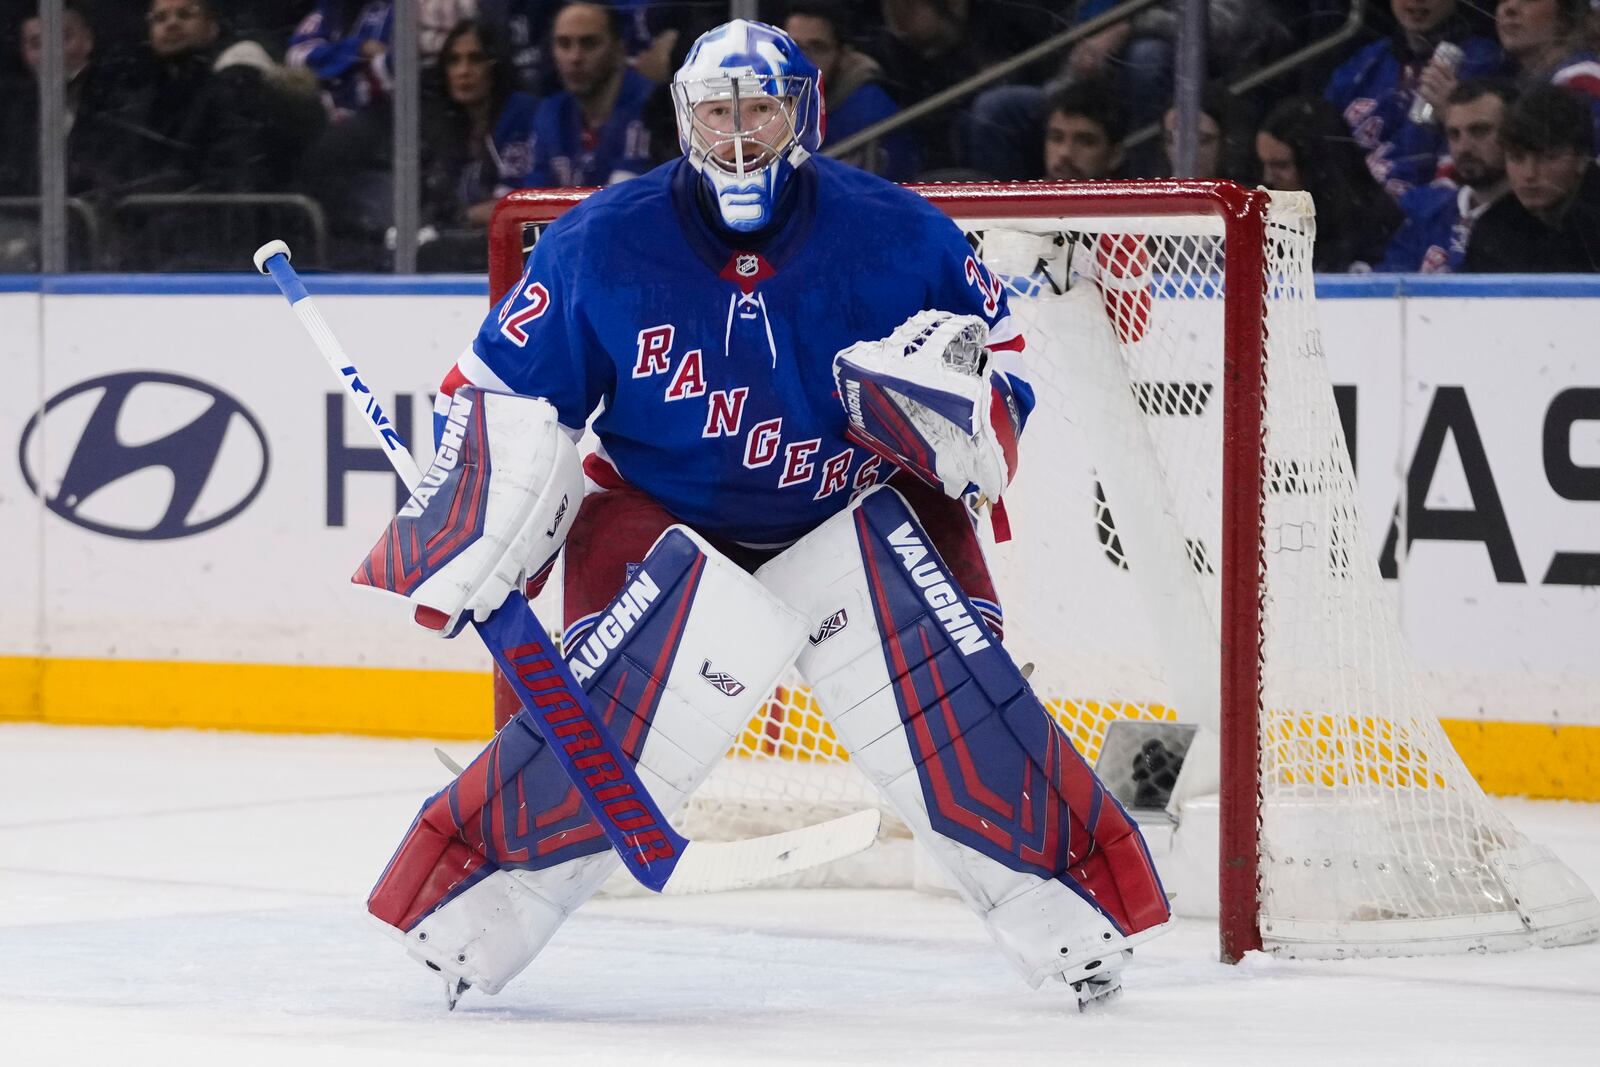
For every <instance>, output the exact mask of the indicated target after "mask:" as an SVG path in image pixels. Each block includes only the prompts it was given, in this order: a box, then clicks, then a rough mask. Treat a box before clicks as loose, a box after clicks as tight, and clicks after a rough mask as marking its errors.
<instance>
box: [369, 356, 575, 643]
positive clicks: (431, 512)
mask: <svg viewBox="0 0 1600 1067" xmlns="http://www.w3.org/2000/svg"><path fill="white" fill-rule="evenodd" d="M582 499H583V470H582V465H581V464H580V463H579V461H578V452H577V447H576V446H575V445H574V444H573V443H572V439H571V438H570V437H568V436H567V433H566V431H565V430H564V429H562V428H561V425H560V423H559V422H557V421H556V410H555V408H554V407H552V406H551V405H550V403H549V402H548V401H545V400H542V399H539V398H537V397H526V396H515V395H512V394H510V393H490V392H485V391H483V390H482V389H479V388H477V387H476V386H464V387H462V388H461V389H458V390H457V391H456V394H455V396H454V397H453V398H452V399H451V401H450V411H449V414H448V415H447V417H446V421H445V431H444V434H443V436H442V437H441V438H440V440H439V447H438V448H437V449H436V450H435V452H434V459H433V464H432V466H430V467H429V468H428V470H427V473H425V474H424V475H423V476H422V481H421V483H420V484H419V485H418V486H417V487H416V489H415V490H413V492H412V494H411V498H410V499H409V500H407V501H406V502H405V504H404V506H402V507H401V509H400V514H399V515H397V516H395V518H394V521H392V522H391V523H390V524H389V526H388V529H386V530H384V532H383V536H382V537H380V538H379V539H378V543H377V544H376V545H374V546H373V548H372V551H371V552H370V553H368V555H367V558H366V560H365V561H364V562H363V563H362V564H361V566H360V567H359V568H358V569H357V570H356V573H355V574H354V575H353V576H352V577H351V579H350V580H351V581H352V582H355V583H356V584H357V585H368V586H372V587H373V588H376V589H382V590H384V591H386V592H391V593H397V594H399V595H400V596H403V597H406V598H408V599H410V600H411V601H412V603H413V605H414V608H413V617H414V618H415V619H416V621H417V623H418V624H420V625H422V626H424V627H426V628H427V629H430V630H433V631H435V632H438V633H441V634H443V635H444V636H446V637H454V636H455V635H456V634H457V633H459V632H460V630H461V628H462V627H463V626H465V625H466V623H467V621H468V619H469V617H476V618H477V619H478V620H479V621H480V622H481V621H482V620H483V619H485V618H487V617H488V616H489V613H490V612H492V611H493V610H494V609H495V608H497V607H499V606H500V605H501V603H502V602H504V601H505V598H506V594H507V593H509V592H510V591H511V590H512V589H513V588H516V587H517V586H519V585H521V584H522V582H523V580H524V579H525V578H526V577H527V576H529V575H533V574H538V573H539V572H540V571H542V570H543V569H544V568H545V567H546V566H547V565H548V564H549V563H550V562H551V561H552V560H553V559H554V558H555V555H556V553H557V552H558V551H560V549H561V544H562V542H563V541H565V540H566V536H567V531H568V529H569V528H570V527H571V526H572V522H573V519H574V518H575V517H576V516H577V512H578V504H579V502H580V501H581V500H582Z"/></svg>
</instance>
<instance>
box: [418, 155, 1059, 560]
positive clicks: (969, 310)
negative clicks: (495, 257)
mask: <svg viewBox="0 0 1600 1067" xmlns="http://www.w3.org/2000/svg"><path fill="white" fill-rule="evenodd" d="M702 181H703V179H701V177H700V176H699V175H698V174H697V173H696V172H695V171H694V170H693V169H692V168H691V167H690V166H689V165H688V164H687V163H686V162H685V161H683V160H677V161H674V162H672V163H667V164H663V165H662V166H661V167H658V168H656V169H655V170H653V171H651V172H650V173H648V174H646V175H644V176H643V177H640V178H637V179H635V180H633V181H629V182H624V183H622V184H620V185H616V186H613V187H611V188H609V189H606V190H602V191H601V192H599V193H596V194H595V195H594V196H592V197H590V198H589V199H588V200H587V201H585V202H584V203H582V204H581V205H580V206H578V207H576V208H574V209H572V210H571V211H569V212H567V213H566V214H565V215H563V216H562V217H561V218H560V219H559V220H558V221H557V222H556V223H554V224H553V225H552V226H551V227H550V228H549V229H548V230H547V231H546V233H545V235H544V236H543V238H542V239H541V240H540V241H539V243H538V244H537V245H536V246H535V248H534V252H533V255H532V257H531V259H530V260H529V263H528V269H527V272H526V273H525V274H524V275H523V277H522V279H521V281H520V282H519V283H518V284H517V287H516V288H515V289H513V290H512V291H511V292H510V293H509V294H508V295H507V296H506V297H505V298H504V299H503V300H502V301H501V302H500V304H499V306H498V307H497V308H496V309H495V310H494V311H493V312H492V313H491V314H490V315H489V317H488V318H487V319H486V320H485V322H484V325H483V328H482V330H481V331H480V332H479V333H478V336H477V338H476V339H475V340H474V342H473V344H472V347H471V348H470V349H469V350H468V351H467V352H465V353H463V355H462V357H461V360H460V362H459V363H458V364H457V365H456V368H455V369H454V370H453V371H452V372H451V374H450V376H449V377H447V378H446V379H445V383H444V385H443V387H442V388H441V390H440V396H441V398H444V406H445V407H448V396H449V394H451V393H453V392H454V390H455V388H457V387H458V386H459V385H461V384H463V383H465V382H473V383H475V384H478V385H482V386H484V387H486V388H490V389H500V390H509V391H513V392H518V393H524V394H528V395H532V396H543V397H546V398H548V399H549V400H550V401H551V403H553V404H554V405H555V406H556V410H557V411H558V412H559V414H560V418H561V422H562V423H563V424H564V425H566V426H567V427H569V428H571V429H572V430H573V431H577V430H579V429H580V428H581V427H583V425H584V423H585V422H586V421H587V420H588V418H589V416H590V415H591V414H592V413H593V412H594V411H595V410H596V409H597V408H600V407H601V406H602V405H604V410H603V411H602V412H601V413H600V415H599V416H598V417H596V419H595V421H594V426H593V429H594V431H595V434H596V435H597V436H598V438H599V451H598V453H597V455H599V456H600V458H601V459H603V460H605V461H608V462H609V463H610V464H611V465H612V466H613V467H614V468H615V469H616V471H617V472H618V473H619V474H620V475H621V477H622V478H623V479H625V480H626V481H627V482H629V483H630V484H632V485H634V486H636V487H638V488H639V489H641V490H643V491H644V492H646V493H648V494H649V495H650V496H651V497H653V498H654V499H655V500H657V501H658V502H660V503H661V504H662V506H664V507H665V508H666V509H667V510H668V511H670V512H671V513H672V514H673V515H674V516H676V517H677V518H679V519H681V520H683V521H685V522H688V523H689V524H691V525H693V526H694V527H696V528H697V529H700V530H702V531H705V532H706V533H708V534H711V535H713V536H719V537H723V538H727V539H730V540H734V541H739V542H741V543H744V544H747V545H761V546H774V545H782V544H787V543H788V542H791V541H793V540H794V539H796V538H798V537H800V536H801V535H802V534H804V533H806V532H807V531H809V530H811V529H813V528H814V527H816V526H817V525H818V524H819V523H821V522H822V521H823V520H825V519H826V518H828V517H829V516H830V515H832V514H834V513H836V512H838V511H840V510H841V509H843V508H844V507H845V506H846V505H847V504H848V503H849V500H850V498H851V495H852V491H853V490H855V489H859V488H862V487H864V486H866V485H870V484H873V483H874V482H876V481H881V480H883V479H884V478H886V477H887V476H888V474H889V473H890V471H889V470H888V469H887V465H886V464H884V463H882V462H881V461H880V460H878V459H877V458H875V457H874V456H873V455H872V454H871V453H869V452H868V451H867V450H866V449H865V448H863V447H861V446H860V445H857V444H855V443H853V442H851V441H850V440H849V439H848V438H847V437H846V436H845V429H846V418H845V411H844V408H843V406H842V405H841V404H840V401H839V398H838V396H837V395H836V394H835V386H834V380H833V357H834V355H835V354H836V353H837V352H838V351H839V350H840V349H843V348H845V347H847V346H849V345H851V344H853V343H855V342H857V341H862V340H876V339H878V338H882V337H885V336H887V335H888V334H889V333H890V332H891V331H892V330H893V329H894V328H895V327H896V326H898V325H900V324H901V323H902V322H903V321H905V319H907V318H909V317H910V316H911V315H912V314H914V313H916V312H917V311H921V310H924V309H928V308H938V309H942V310H947V311H953V312H958V313H961V314H975V315H981V316H982V317H983V318H984V320H985V321H986V322H987V323H989V346H990V349H991V351H992V352H993V353H994V355H993V359H994V361H995V362H994V365H995V366H996V367H997V368H998V369H999V370H1001V371H1003V372H1005V373H1007V374H1009V375H1011V377H1012V384H1013V386H1014V387H1015V389H1016V393H1017V400H1018V406H1019V408H1020V409H1021V410H1022V413H1023V414H1024V416H1025V415H1026V412H1027V410H1028V409H1029V408H1031V407H1032V404H1033V394H1032V391H1031V389H1030V388H1029V387H1028V385H1027V384H1026V382H1025V380H1024V378H1023V371H1022V362H1021V356H1020V353H1021V349H1022V347H1023V343H1022V338H1021V336H1020V335H1019V334H1018V332H1017V330H1016V327H1015V326H1014V324H1013V323H1012V321H1011V318H1010V314H1009V312H1008V310H1007V305H1006V296H1005V292H1004V289H1003V287H1002V285H1001V283H1000V281H999V280H998V279H997V278H995V277H994V276H993V275H992V274H990V273H989V271H988V270H987V269H986V268H985V267H983V266H982V265H981V264H980V263H979V262H978V261H977V260H976V258H975V257H974V254H973V252H972V249H971V248H970V247H969V246H968V244H967V242H966V239H965V238H964V237H963V236H962V234H961V232H960V231H959V230H958V229H957V228H956V227H955V225H954V224H952V223H951V222H950V221H949V220H948V219H947V218H945V217H944V216H943V215H942V214H941V213H940V212H939V211H938V209H937V208H935V207H933V206H932V205H930V204H928V203H927V202H926V201H925V200H923V199H922V198H921V197H920V196H918V195H917V194H915V193H912V192H909V191H907V190H905V189H902V188H900V187H899V186H897V185H894V184H893V183H890V182H887V181H884V180H882V179H880V178H877V177H875V176H873V175H871V174H867V173H865V172H863V171H859V170H857V169H855V168H853V167H849V166H847V165H845V164H842V163H838V162H835V161H834V160H831V159H826V158H817V159H813V160H812V161H811V162H810V163H808V164H807V165H805V166H802V167H800V168H799V170H798V171H797V172H796V173H795V175H794V177H793V178H791V179H790V181H789V184H788V186H787V187H786V189H785V192H784V199H785V211H786V219H785V221H784V223H783V224H782V225H781V226H780V228H779V229H778V230H777V231H776V232H775V233H773V234H771V235H770V236H768V237H767V238H766V239H765V240H763V241H761V242H760V243H759V245H753V246H750V247H740V246H738V245H730V244H728V243H725V241H724V239H723V237H722V236H721V235H720V234H721V231H719V230H716V229H713V228H712V227H711V226H710V225H709V224H708V223H707V222H706V221H705V217H704V215H703V214H702V211H701V208H700V206H699V205H698V203H697V197H698V196H699V195H700V186H701V184H702Z"/></svg>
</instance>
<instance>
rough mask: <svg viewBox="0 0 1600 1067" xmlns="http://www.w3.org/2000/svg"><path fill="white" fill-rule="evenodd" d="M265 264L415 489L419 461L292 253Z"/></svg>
mask: <svg viewBox="0 0 1600 1067" xmlns="http://www.w3.org/2000/svg"><path fill="white" fill-rule="evenodd" d="M266 268H267V273H269V274H271V275H272V280H273V281H274V282H276V283H277V285H278V289H279V290H281V291H282V293H283V295H284V298H285V299H287V300H288V301H289V305H290V306H291V307H293V308H294V313H295V315H296V317H298V318H299V319H300V324H301V325H302V326H304V327H305V331H306V333H308V334H310V335H311V340H312V342H313V343H315V344H316V346H317V351H319V352H321V353H322V358H323V359H325V360H327V361H328V366H329V367H332V368H333V372H334V373H335V374H337V375H338V376H339V381H340V382H341V383H343V385H344V391H345V396H346V397H348V398H349V400H350V403H351V404H353V405H354V406H355V408H356V410H357V411H359V412H361V415H362V419H363V421H364V422H365V423H366V424H367V429H369V430H371V431H372V436H373V437H375V438H377V441H378V444H380V445H382V446H383V452H384V455H386V456H388V457H389V462H390V463H391V464H393V465H394V469H395V473H397V474H399V475H400V478H401V480H402V481H404V482H405V483H406V488H407V489H415V488H416V487H417V483H419V482H421V481H422V472H421V471H420V470H418V469H417V461H416V460H415V459H413V458H412V457H411V453H410V452H409V451H407V449H406V445H405V442H404V441H402V440H401V439H400V433H399V431H397V430H396V429H395V428H394V423H392V422H390V421H389V416H388V414H386V413H385V412H384V410H383V405H382V404H379V403H378V398H377V397H375V396H373V395H372V390H371V389H368V388H367V384H366V382H364V381H362V380H361V375H360V374H359V373H357V371H356V368H355V364H353V363H351V362H350V357H349V356H348V355H346V354H345V351H344V346H343V345H341V344H339V339H338V338H337V337H335V336H334V335H333V330H331V329H330V328H329V327H328V321H327V320H326V319H324V318H323V317H322V312H321V311H320V310H319V309H318V308H317V305H316V302H315V301H313V300H312V299H311V294H310V293H308V292H306V287H305V285H304V283H302V282H301V281H300V276H299V274H297V273H296V272H295V269H294V267H292V266H290V265H289V257H288V256H286V255H282V254H279V255H275V256H273V257H272V258H270V259H268V260H267V261H266Z"/></svg>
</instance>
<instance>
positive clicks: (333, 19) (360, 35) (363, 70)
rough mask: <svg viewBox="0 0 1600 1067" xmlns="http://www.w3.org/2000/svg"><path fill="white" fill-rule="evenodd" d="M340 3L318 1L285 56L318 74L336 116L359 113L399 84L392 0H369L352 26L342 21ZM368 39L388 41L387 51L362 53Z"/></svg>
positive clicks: (297, 28) (325, 95) (288, 59)
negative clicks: (392, 50)
mask: <svg viewBox="0 0 1600 1067" xmlns="http://www.w3.org/2000/svg"><path fill="white" fill-rule="evenodd" d="M341 7H342V5H339V4H337V3H335V2H334V0H318V2H317V6H316V7H315V9H313V10H312V12H311V14H309V15H307V16H306V17H305V18H303V19H301V20H300V25H298V26H296V27H295V31H294V36H293V37H292V38H290V39H289V50H288V52H287V53H286V55H285V58H286V59H287V61H288V63H289V65H291V66H298V67H305V68H306V69H307V70H309V71H311V73H313V74H315V75H316V76H317V81H318V82H320V83H321V84H322V91H323V96H324V97H325V99H326V100H327V103H328V106H329V110H330V111H332V112H333V113H334V114H339V113H341V112H350V111H359V110H361V109H362V108H365V107H366V106H367V105H369V104H371V103H372V102H373V101H374V100H377V99H381V98H382V97H384V96H386V95H388V93H389V89H390V87H391V86H392V85H393V84H394V77H393V72H392V68H391V67H390V66H389V52H388V48H389V42H390V40H391V38H392V37H393V36H394V4H393V2H392V0H368V2H367V3H365V4H363V5H362V6H361V8H360V10H358V11H357V12H356V16H355V18H354V20H352V22H351V24H350V25H348V26H345V25H343V24H342V23H341V20H340V19H339V14H340V10H341ZM368 41H376V42H377V43H379V44H381V45H383V46H384V51H383V54H382V55H381V56H378V57H376V58H373V59H368V58H366V57H364V56H363V55H362V54H361V52H362V49H363V48H364V47H365V46H366V44H367V42H368Z"/></svg>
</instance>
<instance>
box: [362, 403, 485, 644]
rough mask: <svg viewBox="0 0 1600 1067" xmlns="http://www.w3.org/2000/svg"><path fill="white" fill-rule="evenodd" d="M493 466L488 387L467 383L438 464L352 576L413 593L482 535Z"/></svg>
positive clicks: (404, 593) (436, 454)
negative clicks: (486, 404)
mask: <svg viewBox="0 0 1600 1067" xmlns="http://www.w3.org/2000/svg"><path fill="white" fill-rule="evenodd" d="M490 470H491V461H490V456H489V436H488V430H487V423H486V421H485V418H484V404H483V391H482V390H480V389H478V388H477V387H475V386H464V387H462V388H461V389H459V390H457V391H456V394H455V397H454V398H453V399H452V400H451V402H450V412H449V414H448V416H447V417H446V424H445V430H444V435H443V436H442V437H441V439H440V443H439V447H438V449H437V450H436V451H435V452H434V459H433V465H432V466H430V467H429V468H428V470H427V472H426V473H425V474H423V476H422V481H421V482H420V483H419V484H418V485H417V487H416V488H415V489H414V490H412V493H411V497H410V499H408V500H407V501H406V502H405V504H404V505H402V507H401V508H400V514H398V515H396V516H395V517H394V519H393V521H391V522H390V523H389V526H388V528H387V529H385V530H384V531H383V536H382V537H380V538H378V543H377V544H376V545H374V546H373V547H372V551H371V552H369V553H367V558H366V559H365V560H364V561H363V562H362V564H361V566H360V567H358V568H357V569H356V573H355V574H354V575H352V576H351V578H350V580H351V581H352V582H354V583H355V584H357V585H370V586H372V587H374V588H376V589H386V590H388V591H389V592H391V593H398V594H400V595H401V596H410V595H411V593H412V592H413V591H414V590H415V589H416V588H417V586H419V585H421V584H422V583H423V582H424V581H426V580H427V579H428V578H429V577H430V576H431V575H433V574H434V573H435V572H437V571H438V570H439V568H441V567H443V566H444V565H445V564H447V563H449V562H450V561H451V560H452V559H455V558H456V556H458V555H460V554H461V553H462V552H463V551H465V550H466V549H467V548H468V547H469V546H470V545H472V543H473V542H475V541H476V540H477V539H478V538H480V537H482V536H483V520H484V513H485V512H486V511H487V509H488V501H489V472H490ZM419 610H426V609H419ZM433 614H435V615H438V614H439V613H438V612H434V613H433ZM419 621H422V620H421V619H419ZM445 621H447V620H446V619H444V618H443V617H442V616H441V618H440V619H439V622H440V625H442V624H443V623H444V622H445ZM435 628H437V627H435Z"/></svg>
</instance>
